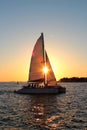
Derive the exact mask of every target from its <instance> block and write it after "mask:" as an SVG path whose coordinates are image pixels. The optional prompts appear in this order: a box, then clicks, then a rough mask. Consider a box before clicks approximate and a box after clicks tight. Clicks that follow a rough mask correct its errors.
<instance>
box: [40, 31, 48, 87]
mask: <svg viewBox="0 0 87 130" xmlns="http://www.w3.org/2000/svg"><path fill="white" fill-rule="evenodd" d="M41 37H42V45H43V63H44V67H46V53H45V46H44V35H43V33H41ZM46 85H47V75H46V73H44V86H46Z"/></svg>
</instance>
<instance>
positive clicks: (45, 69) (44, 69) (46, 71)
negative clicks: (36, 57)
mask: <svg viewBox="0 0 87 130" xmlns="http://www.w3.org/2000/svg"><path fill="white" fill-rule="evenodd" d="M48 71H49V70H48V68H47V67H46V66H45V67H44V68H43V72H44V73H45V74H47V73H48Z"/></svg>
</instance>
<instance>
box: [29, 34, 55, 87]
mask: <svg viewBox="0 0 87 130" xmlns="http://www.w3.org/2000/svg"><path fill="white" fill-rule="evenodd" d="M44 67H47V68H48V73H44V72H43V68H44ZM30 81H32V82H36V81H38V82H40V81H41V82H44V84H45V85H46V84H48V86H49V85H50V86H53V85H56V84H57V82H56V78H55V75H54V72H53V70H52V67H51V64H50V61H49V58H48V56H47V52H46V51H44V41H43V34H42V35H41V36H40V37H39V39H38V40H37V42H36V44H35V46H34V49H33V52H32V57H31V63H30V70H29V82H30Z"/></svg>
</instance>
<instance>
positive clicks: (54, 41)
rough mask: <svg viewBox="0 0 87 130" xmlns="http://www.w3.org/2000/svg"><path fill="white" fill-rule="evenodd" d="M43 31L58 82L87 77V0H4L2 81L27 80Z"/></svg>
mask: <svg viewBox="0 0 87 130" xmlns="http://www.w3.org/2000/svg"><path fill="white" fill-rule="evenodd" d="M41 32H43V33H44V42H45V48H46V51H47V53H48V56H49V59H50V62H51V65H52V67H53V70H54V73H55V76H56V79H57V80H59V79H60V78H63V77H87V0H0V81H27V80H28V73H29V65H30V60H31V53H32V50H33V47H34V45H35V43H36V41H37V39H38V38H39V36H40V34H41Z"/></svg>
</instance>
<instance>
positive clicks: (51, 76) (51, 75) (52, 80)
mask: <svg viewBox="0 0 87 130" xmlns="http://www.w3.org/2000/svg"><path fill="white" fill-rule="evenodd" d="M45 53H46V66H47V68H48V73H47V83H48V86H49V85H50V86H55V85H57V82H56V78H55V75H54V72H53V69H52V67H51V64H50V61H49V58H48V55H47V52H46V51H45Z"/></svg>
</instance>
